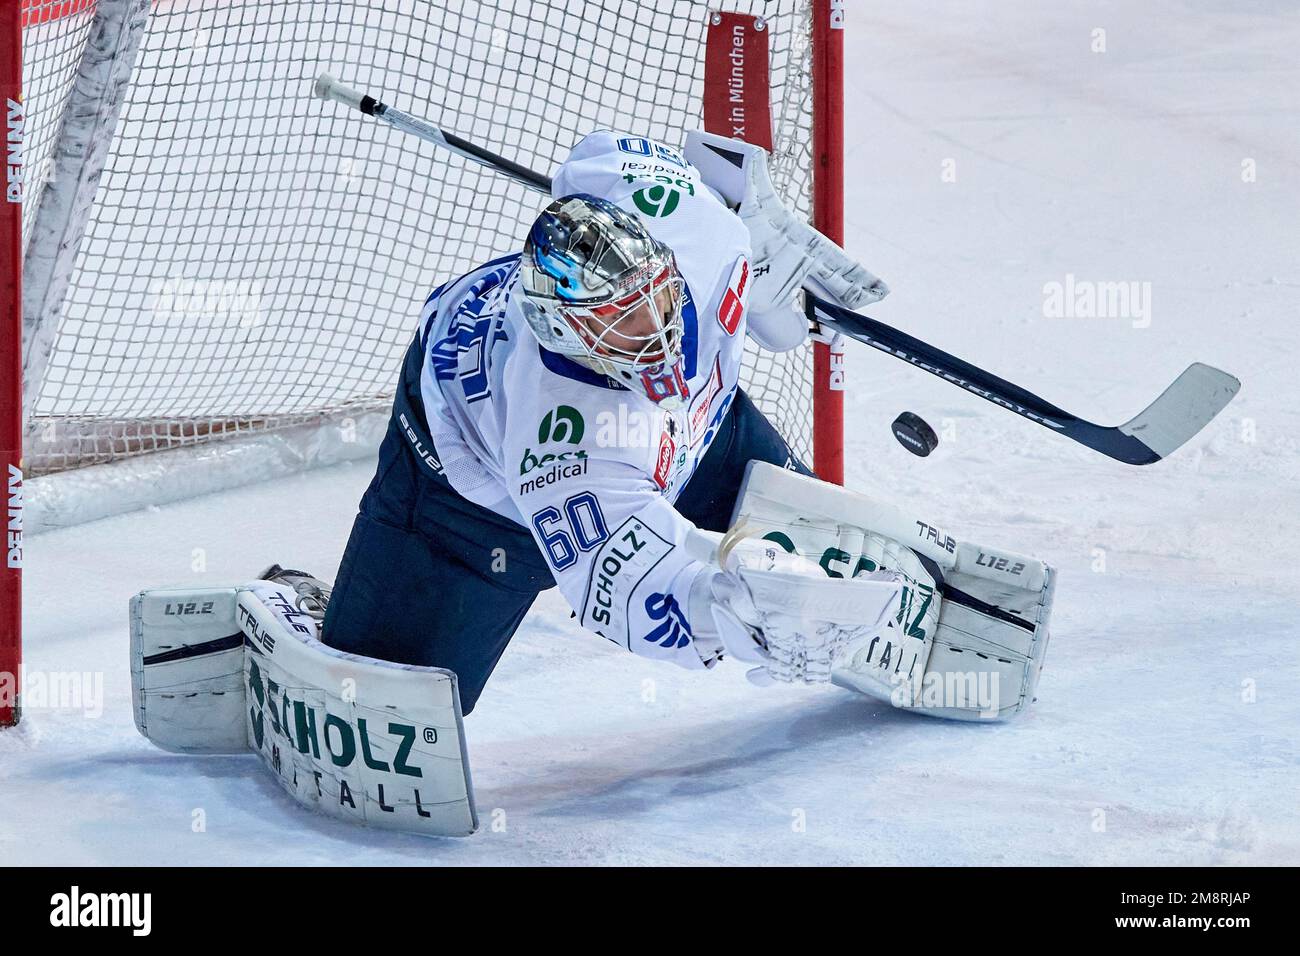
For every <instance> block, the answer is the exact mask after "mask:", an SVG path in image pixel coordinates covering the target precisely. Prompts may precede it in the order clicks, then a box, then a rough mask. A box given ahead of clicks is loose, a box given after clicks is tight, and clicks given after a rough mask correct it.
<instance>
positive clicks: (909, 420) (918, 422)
mask: <svg viewBox="0 0 1300 956" xmlns="http://www.w3.org/2000/svg"><path fill="white" fill-rule="evenodd" d="M890 429H891V430H892V431H893V433H894V437H895V438H897V439H898V443H899V444H900V445H902V446H903V447H904V448H906V449H907V450H908V451H910V452H911V453H912V454H913V455H918V456H920V457H921V458H924V457H925V456H926V455H928V454H930V452H932V451H934V450H935V448H937V447H938V446H939V436H938V435H936V434H935V433H934V429H933V428H931V427H930V426H929V425H927V424H926V423H925V421H924V419H922V418H921V416H920V415H913V414H912V413H911V412H903V414H901V415H899V416H898V417H897V418H895V419H894V424H893V425H891V426H890Z"/></svg>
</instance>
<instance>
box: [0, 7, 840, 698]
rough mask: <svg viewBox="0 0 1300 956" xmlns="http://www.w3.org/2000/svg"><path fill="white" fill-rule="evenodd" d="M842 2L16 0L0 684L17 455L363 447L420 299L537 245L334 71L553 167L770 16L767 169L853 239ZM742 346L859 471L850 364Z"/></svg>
mask: <svg viewBox="0 0 1300 956" xmlns="http://www.w3.org/2000/svg"><path fill="white" fill-rule="evenodd" d="M843 4H844V0H766V2H765V0H714V2H713V3H712V4H710V3H706V2H695V0H660V2H657V3H653V4H649V3H646V4H643V3H639V2H635V0H597V2H585V3H570V2H567V0H455V2H444V3H430V2H421V0H372V2H364V0H355V2H344V0H336V2H329V3H321V2H311V0H154V2H150V0H7V2H5V3H4V7H5V11H4V12H3V13H0V77H2V78H3V83H4V85H5V97H6V101H7V102H8V104H9V110H8V115H9V126H8V133H9V139H8V145H9V151H8V157H9V160H8V166H7V169H8V177H7V185H8V197H7V198H8V201H7V202H6V203H5V204H4V206H5V208H4V210H3V213H4V219H3V230H2V231H0V244H3V246H4V248H3V250H2V251H0V283H2V284H3V286H4V294H5V311H4V313H3V316H4V319H3V321H4V335H5V353H4V361H3V366H2V367H0V378H2V379H3V381H0V415H3V417H4V419H5V421H4V422H3V423H2V424H0V450H2V451H3V452H4V453H5V455H6V463H7V466H8V470H9V473H10V475H11V476H18V477H17V478H14V477H11V478H10V481H9V490H10V493H11V494H10V497H9V501H10V521H9V526H10V529H11V530H10V534H9V541H10V549H9V554H10V560H9V561H8V562H7V565H6V567H5V569H4V570H5V575H6V577H5V579H4V584H3V589H2V590H0V598H3V602H4V610H3V620H2V621H0V674H3V673H10V674H13V673H15V672H16V668H17V663H18V656H17V633H18V627H19V614H18V610H17V608H18V600H19V587H18V574H19V569H18V568H17V567H16V564H15V559H14V555H15V553H17V554H18V555H19V556H20V555H21V541H20V540H19V543H18V550H17V552H15V551H14V548H13V541H14V537H15V531H14V528H15V526H17V527H19V528H20V527H21V485H20V484H16V482H20V481H21V474H20V472H19V471H18V469H19V468H20V463H19V457H20V451H22V452H25V465H26V472H27V477H28V478H30V477H32V476H36V475H45V474H51V473H54V472H64V471H70V470H72V469H85V468H86V466H98V465H103V464H105V463H112V462H117V461H120V460H122V459H134V460H137V461H138V460H140V459H139V456H142V455H145V454H147V453H154V452H164V451H168V450H170V449H177V448H183V447H186V446H194V447H195V448H198V449H201V457H202V460H203V461H204V462H205V463H207V462H210V461H213V460H215V458H216V457H217V456H219V455H220V454H221V452H222V449H223V448H227V449H231V448H237V447H238V446H239V442H240V440H241V439H247V437H248V436H258V435H266V434H271V433H277V432H280V433H283V432H284V431H285V430H289V431H295V432H297V433H302V432H304V431H307V432H315V433H317V435H318V437H317V440H330V439H329V436H331V435H335V436H341V440H342V441H345V442H346V441H349V440H351V435H349V429H350V428H353V427H354V426H355V423H356V421H357V420H358V419H360V418H361V417H363V416H367V415H375V416H384V415H386V412H387V409H388V407H389V404H390V402H391V397H392V389H393V386H394V383H395V380H396V376H397V371H398V368H399V365H400V360H401V356H402V353H403V351H404V349H405V348H406V346H407V344H408V343H409V340H410V337H411V335H412V334H413V332H414V329H415V325H416V322H417V319H416V317H417V315H418V314H419V309H420V305H421V303H422V302H423V300H424V298H425V297H426V296H427V295H428V293H429V291H430V290H432V289H433V287H434V286H436V285H437V284H438V283H440V282H442V281H444V280H445V279H447V278H450V277H452V276H455V275H458V274H460V273H463V272H465V271H467V270H469V269H470V268H472V267H474V266H476V265H477V264H479V263H481V262H482V261H485V260H487V259H489V258H493V257H496V256H499V255H502V254H504V253H508V252H511V251H512V250H515V249H517V248H518V247H519V246H520V243H521V237H522V236H523V235H524V227H525V226H526V224H527V223H528V222H529V221H531V219H532V218H533V216H535V215H536V213H537V211H538V209H539V208H540V206H541V204H542V200H541V197H539V196H536V195H535V194H531V193H530V192H529V191H528V190H526V189H525V188H524V187H522V186H520V185H518V184H516V183H513V182H510V181H507V180H505V179H504V178H502V177H500V176H499V175H497V174H495V173H493V172H491V171H490V170H487V169H483V168H481V167H478V166H475V165H473V164H470V163H468V162H466V161H464V160H462V159H461V158H460V157H457V156H453V155H450V154H448V153H446V152H443V151H439V150H437V149H435V148H433V147H431V146H429V145H427V144H424V143H420V142H418V141H416V140H414V139H413V138H411V137H407V136H404V135H402V134H400V133H398V132H396V131H393V130H389V129H385V128H379V127H376V126H375V125H374V124H373V123H370V122H368V121H367V120H365V119H364V118H363V117H359V116H357V115H356V114H354V113H350V112H348V111H346V110H342V109H340V108H339V107H338V106H336V105H335V104H329V103H323V102H321V101H320V100H317V99H314V98H313V97H312V96H311V95H310V90H311V85H312V81H313V79H314V78H315V76H316V75H317V74H318V73H320V72H322V71H329V72H331V73H333V74H334V75H336V76H338V77H339V78H340V79H341V80H343V81H344V82H346V83H349V84H351V85H354V86H358V87H362V88H365V89H368V90H372V91H374V92H376V93H378V94H380V95H382V97H383V98H384V99H385V100H386V101H387V102H391V103H393V104H394V105H395V106H399V107H400V108H402V109H405V110H407V111H409V112H412V113H415V114H416V115H421V116H425V117H427V118H429V119H430V120H432V121H433V122H435V123H438V124H439V125H441V126H443V127H445V128H446V129H448V130H451V131H454V132H456V133H457V134H459V135H461V136H464V137H466V138H468V139H470V140H472V141H475V142H477V143H479V144H481V145H483V146H485V147H487V148H488V149H491V150H493V151H495V152H499V153H501V154H503V155H506V156H509V157H510V158H512V159H515V160H516V161H518V162H520V163H522V164H523V165H525V166H528V167H530V168H533V169H537V170H539V171H542V172H546V173H549V172H551V171H552V170H553V169H554V166H555V163H556V162H557V161H558V160H559V159H561V158H563V156H564V155H565V153H566V152H567V150H568V149H569V148H570V147H571V146H572V145H573V144H574V143H575V142H576V141H577V139H578V138H579V137H580V136H581V135H582V134H583V133H585V132H588V131H590V130H592V129H596V128H616V129H626V130H629V131H632V132H638V133H644V134H645V135H648V136H650V137H652V138H654V139H659V140H662V141H664V142H666V143H670V144H674V145H679V144H681V143H682V142H683V141H684V137H685V132H686V130H688V129H692V128H695V127H699V126H701V125H702V121H701V114H702V97H703V95H704V91H703V86H704V59H705V57H704V53H705V41H706V35H707V33H708V27H709V22H710V18H711V11H712V10H713V9H718V10H722V11H725V12H728V13H739V14H744V15H748V16H753V17H758V18H761V23H759V24H757V25H756V26H755V28H756V29H759V30H763V31H765V32H766V38H767V44H768V47H769V62H770V97H769V98H770V103H771V120H772V161H771V169H772V174H773V180H774V182H775V184H776V186H777V189H778V190H779V191H780V192H782V194H783V195H784V197H785V199H786V200H787V202H788V203H790V204H791V205H792V206H793V207H794V208H796V209H798V210H799V211H800V212H801V213H802V214H804V215H806V216H809V217H810V218H811V219H812V220H813V221H814V223H815V224H816V225H817V226H818V227H819V228H820V229H821V230H822V231H823V232H825V233H826V234H828V235H830V236H831V237H832V238H834V239H836V240H837V241H839V240H841V239H842V237H841V235H840V231H841V213H842V209H841V206H842V185H841V176H842V171H841V153H842V137H841V125H840V124H841V99H842V92H841V79H840V77H841V46H840V45H841V43H842V27H843V22H842V17H843ZM19 84H21V89H22V95H23V100H22V101H21V105H17V104H18V103H19V98H18V96H17V95H16V94H17V90H18V87H19ZM15 110H17V112H15ZM19 170H21V174H22V181H21V182H18V180H17V176H18V171H19ZM19 199H21V204H20V203H19V202H18V201H17V200H19ZM20 272H21V274H20ZM20 282H21V286H20ZM20 287H21V289H22V293H21V296H22V297H21V310H20V309H19V291H18V290H19V289H20ZM20 342H21V369H20V368H19V343H20ZM749 348H750V353H749V356H748V361H747V363H746V369H745V371H744V373H743V375H742V384H743V385H744V387H745V388H746V389H747V391H748V392H749V393H750V395H751V396H752V397H753V398H754V399H755V401H756V403H757V404H758V405H759V407H760V408H762V409H763V410H764V411H765V412H766V413H767V414H768V415H769V417H771V418H772V419H773V421H774V422H775V423H776V425H777V427H778V428H779V429H780V430H781V431H782V433H783V434H784V435H785V436H786V438H787V439H788V440H789V441H790V442H791V443H792V445H793V446H794V448H795V449H796V450H797V451H798V452H799V453H800V454H801V456H803V457H804V458H805V460H811V461H812V462H813V463H814V467H816V469H817V470H818V472H819V473H820V474H821V475H822V476H823V477H825V478H828V479H830V480H834V481H839V480H841V472H842V449H841V438H842V435H841V432H842V425H841V404H840V400H841V393H840V392H839V391H838V388H839V375H840V370H839V368H838V362H837V360H836V358H835V356H834V355H832V354H831V352H830V350H828V349H827V348H826V346H824V345H816V346H812V345H809V346H806V347H804V348H802V349H799V350H796V351H795V352H793V353H788V354H785V355H773V354H771V353H760V352H759V351H758V350H757V349H755V348H753V346H752V343H751V344H750V346H749ZM23 380H25V387H24V385H20V381H23ZM20 396H21V399H20ZM24 409H25V412H24ZM155 460H156V461H157V462H159V463H160V464H159V467H158V469H155V470H154V471H153V472H152V473H153V474H160V473H162V472H163V471H166V470H167V467H166V465H165V464H163V463H165V462H167V461H168V460H169V459H165V458H162V457H158V458H157V459H155ZM171 460H175V459H174V458H173V459H171ZM77 474H78V475H79V476H81V478H89V476H94V475H98V474H107V472H106V471H105V470H104V469H99V468H96V469H95V470H94V471H79V472H78V473H77ZM81 478H78V479H77V480H79V481H80V480H81ZM60 480H61V479H60ZM89 483H90V486H91V487H95V486H96V485H97V482H96V481H95V480H93V479H91V480H90V482H89ZM112 483H113V482H112V479H111V478H108V477H106V478H104V479H103V486H104V487H106V488H109V487H111V486H112ZM82 484H83V485H84V484H85V482H84V481H83V482H82ZM205 490H206V489H205ZM15 494H17V495H18V497H17V498H15V497H14V495H15ZM15 501H16V502H17V507H16V510H17V515H16V517H15V515H14V511H15ZM19 534H20V533H19ZM17 563H18V564H20V563H21V560H20V557H19V558H18V559H17ZM3 706H4V703H3V701H0V707H3ZM6 713H12V711H11V710H10V711H0V721H2V720H3V719H4V715H5V714H6Z"/></svg>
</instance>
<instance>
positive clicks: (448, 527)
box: [323, 390, 811, 714]
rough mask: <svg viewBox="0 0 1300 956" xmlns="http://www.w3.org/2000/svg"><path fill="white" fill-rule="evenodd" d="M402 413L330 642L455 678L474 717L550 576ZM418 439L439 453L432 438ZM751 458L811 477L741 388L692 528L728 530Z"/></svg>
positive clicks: (696, 493) (356, 541)
mask: <svg viewBox="0 0 1300 956" xmlns="http://www.w3.org/2000/svg"><path fill="white" fill-rule="evenodd" d="M417 401H418V400H417ZM413 405H414V407H412V406H413ZM403 406H404V407H405V408H406V409H407V410H408V412H407V418H408V421H410V420H411V414H410V413H411V412H415V413H416V418H418V420H419V422H420V426H423V422H424V416H423V415H422V414H420V412H421V411H422V409H419V406H418V404H416V403H414V402H410V401H409V400H408V399H407V397H406V396H399V398H398V403H397V406H396V407H397V408H402V407H403ZM396 415H397V411H396V410H395V411H394V417H393V420H392V421H391V422H390V423H389V426H388V434H387V435H386V437H385V438H384V442H383V445H382V446H381V448H380V450H379V468H378V470H377V471H376V472H375V477H374V479H373V480H372V481H371V482H370V487H369V489H368V490H367V491H366V493H365V495H364V497H363V498H362V499H361V506H360V513H359V514H358V515H357V518H356V521H355V523H354V524H353V526H352V534H351V536H350V537H349V538H348V545H347V550H346V551H345V552H344V554H343V561H342V564H341V565H340V566H339V574H338V579H337V581H336V582H335V584H334V592H333V595H332V596H331V598H330V603H329V608H328V611H327V613H326V616H325V625H324V629H323V639H324V641H325V643H326V644H328V645H330V646H331V647H336V648H338V649H340V650H344V651H350V652H352V653H355V654H363V655H365V656H367V657H377V658H381V659H383V660H389V661H396V662H398V663H403V664H420V665H425V666H433V667H445V668H447V669H449V670H452V671H455V672H456V675H457V678H458V683H459V686H460V700H461V706H462V708H463V710H464V712H465V713H467V714H468V713H469V712H470V711H471V710H473V709H474V704H475V703H476V702H477V701H478V697H479V694H480V693H482V691H483V685H484V684H486V683H487V679H488V677H489V675H491V673H492V669H493V668H494V667H496V663H497V660H498V659H499V658H500V657H501V653H502V652H503V651H504V650H505V649H506V645H507V644H509V643H510V638H511V637H513V636H514V633H515V631H516V630H517V629H518V627H519V625H520V623H521V622H522V621H523V619H524V615H525V614H526V613H528V609H529V607H531V606H532V603H533V601H534V600H535V599H536V597H537V595H538V594H539V593H540V592H542V591H544V590H545V589H547V588H550V587H554V586H555V580H554V578H553V577H552V575H551V570H550V567H549V566H548V565H547V563H546V560H545V558H543V556H542V553H541V550H540V549H539V548H538V546H537V543H536V542H535V541H534V540H533V536H532V534H531V533H530V532H529V531H528V530H527V529H525V528H524V527H523V526H522V525H519V524H516V523H515V522H514V521H511V520H510V519H508V518H503V517H501V516H500V515H497V514H494V513H493V512H491V511H489V510H487V509H486V508H483V507H480V506H479V505H476V504H474V503H473V502H471V501H467V500H466V499H464V498H462V497H460V495H458V494H457V493H456V492H455V490H454V489H453V488H452V487H451V485H450V484H448V483H447V481H446V479H445V478H443V477H442V476H441V475H437V474H435V473H434V472H433V471H432V470H431V469H430V468H429V467H428V466H427V465H425V464H424V463H423V462H421V461H420V460H419V459H418V458H417V455H416V453H415V451H414V450H413V449H412V448H411V446H410V444H409V443H408V440H407V438H406V436H405V435H404V434H403V433H402V431H401V428H400V426H399V425H398V424H397V418H396ZM417 430H418V431H424V429H423V428H422V427H417ZM421 440H422V441H423V442H424V443H425V446H426V447H429V448H431V447H432V442H431V441H429V439H428V436H427V433H426V434H425V435H424V436H422V439H421ZM755 459H757V460H760V461H769V462H772V463H774V464H779V465H785V464H786V463H787V461H791V460H793V461H794V464H795V466H796V467H797V468H798V469H799V470H800V471H802V472H804V473H805V474H811V472H810V471H808V469H807V468H806V467H804V466H803V465H802V464H801V463H800V462H799V461H798V460H797V459H795V458H794V455H793V453H792V452H791V450H790V448H789V446H788V445H787V444H786V442H785V440H784V439H783V438H782V437H781V435H780V433H778V432H777V430H776V429H775V428H774V427H772V425H771V424H770V423H769V422H768V421H767V419H766V418H764V417H763V413H762V412H760V411H759V410H758V409H757V408H756V407H755V406H754V403H753V402H751V401H750V400H749V398H748V397H747V396H746V395H745V394H744V393H743V392H741V391H739V390H738V391H737V392H736V396H735V400H734V401H733V402H732V405H731V409H730V411H729V412H728V414H727V416H726V418H725V420H724V423H723V425H722V430H721V431H720V432H719V434H718V435H717V437H716V438H715V439H714V441H713V444H712V445H711V446H710V447H709V450H708V451H707V452H706V453H705V455H704V457H703V458H702V459H701V461H700V464H699V467H698V468H697V470H696V472H695V474H694V475H692V476H691V479H690V481H689V482H688V483H687V485H686V487H685V488H683V489H682V493H681V495H680V496H679V497H678V499H677V503H676V508H677V510H678V511H679V512H680V513H681V514H682V515H684V516H685V517H687V518H689V519H690V520H691V521H692V522H694V524H695V525H696V526H697V527H700V528H704V529H706V530H709V531H725V530H727V527H728V525H729V523H730V521H731V512H732V509H733V507H734V506H735V502H736V496H737V494H738V493H739V491H740V483H741V480H742V478H743V477H744V473H745V466H746V465H747V464H748V463H749V462H750V461H751V460H755ZM503 564H504V566H503Z"/></svg>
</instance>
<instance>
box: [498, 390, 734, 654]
mask: <svg viewBox="0 0 1300 956" xmlns="http://www.w3.org/2000/svg"><path fill="white" fill-rule="evenodd" d="M542 412H543V410H541V409H539V412H538V415H539V417H540V418H541V424H540V426H533V427H532V428H530V429H528V430H525V431H524V432H523V434H513V435H512V436H511V439H508V440H507V446H508V447H507V449H506V453H507V456H508V457H507V458H506V461H507V462H512V461H515V460H517V461H518V462H519V466H518V469H517V471H518V474H517V475H516V474H514V472H515V471H516V469H515V468H513V467H512V468H511V475H510V492H511V497H512V498H513V499H514V502H515V504H516V506H517V508H518V510H519V514H520V516H521V517H522V519H523V521H524V523H525V524H526V525H527V526H528V528H529V530H530V531H531V532H532V534H533V538H534V539H535V540H536V542H537V546H538V547H539V548H541V551H542V554H543V555H544V556H545V558H546V561H547V563H548V564H549V565H550V567H551V570H552V572H553V573H554V575H555V580H556V583H557V584H558V585H559V588H560V592H561V593H562V594H563V595H564V597H565V599H566V600H567V601H568V603H569V606H570V607H571V608H573V611H574V613H575V615H576V616H577V618H578V620H579V622H580V623H581V624H582V626H583V627H585V628H587V629H588V630H591V631H594V632H595V633H597V634H599V635H600V636H601V637H603V638H605V639H606V640H609V641H612V642H614V643H615V644H618V645H620V646H622V647H624V648H626V649H627V650H629V651H631V652H632V653H634V654H638V655H641V656H643V657H651V658H655V659H658V660H667V661H672V662H673V663H675V664H678V665H681V666H683V667H687V668H693V669H698V668H704V667H710V666H712V665H713V663H714V662H715V660H716V657H717V650H718V649H717V648H715V647H712V646H705V645H709V643H710V642H708V641H705V642H704V645H700V644H697V642H696V635H695V633H694V631H693V630H692V627H691V622H690V620H689V619H688V617H687V613H688V608H689V606H690V600H689V595H690V593H691V588H692V586H693V585H694V584H695V582H696V580H697V579H698V578H700V577H701V576H702V575H710V576H711V575H713V574H716V573H717V570H716V569H714V568H712V567H710V566H709V565H707V564H705V563H703V562H701V561H698V560H696V559H694V558H692V557H691V556H690V555H689V554H688V553H687V548H686V539H687V536H688V535H689V534H690V533H691V532H692V531H693V530H694V526H693V525H692V524H691V523H690V522H689V521H688V520H687V519H686V518H684V517H682V516H681V515H680V514H679V513H678V512H677V511H676V510H675V509H674V508H673V507H672V505H670V504H669V503H668V502H667V501H666V500H665V499H664V497H663V495H662V493H661V490H660V488H659V487H658V486H657V485H656V484H655V481H654V479H653V477H652V476H648V475H647V474H646V473H645V472H644V471H643V470H642V469H641V468H640V467H639V465H638V464H637V463H636V462H635V461H631V460H625V458H626V456H627V455H628V450H627V449H622V450H620V451H618V452H616V453H615V454H614V455H607V454H604V452H605V451H606V450H604V449H601V448H599V447H597V443H596V440H595V436H594V435H593V434H592V432H593V431H594V429H589V428H588V427H587V424H588V423H587V422H586V421H585V419H584V416H583V413H582V412H581V411H579V409H578V408H575V407H574V406H572V405H568V404H559V405H555V406H551V407H550V410H549V411H546V412H545V414H542ZM530 432H531V434H530ZM512 439H513V440H512ZM520 439H522V440H520ZM532 439H538V440H537V441H533V440H532ZM646 453H647V454H648V455H653V454H654V451H653V450H651V449H647V451H646ZM620 456H622V457H620ZM632 457H635V453H634V452H633V453H632Z"/></svg>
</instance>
